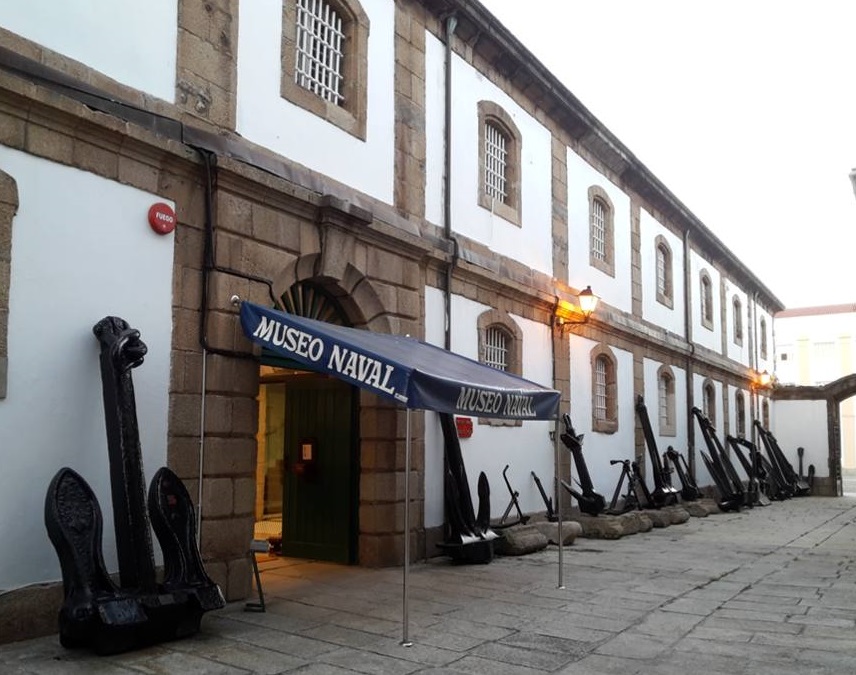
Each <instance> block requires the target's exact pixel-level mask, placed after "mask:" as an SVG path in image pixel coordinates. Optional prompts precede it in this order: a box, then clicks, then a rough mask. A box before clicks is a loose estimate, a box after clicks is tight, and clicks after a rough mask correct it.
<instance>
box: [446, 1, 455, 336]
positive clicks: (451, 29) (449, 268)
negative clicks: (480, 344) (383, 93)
mask: <svg viewBox="0 0 856 675" xmlns="http://www.w3.org/2000/svg"><path fill="white" fill-rule="evenodd" d="M457 25H458V19H457V17H456V16H454V15H451V16H449V17H448V18H447V19H446V92H445V94H446V101H445V111H444V116H445V117H444V136H445V137H444V142H445V148H444V158H443V163H444V167H443V169H444V172H443V228H444V229H443V234H444V236H445V238H446V241H450V242H451V243H452V257H451V259H450V260H449V262H448V263H446V288H445V316H444V334H445V347H446V350H448V351H451V349H452V273H453V271H454V269H455V265H457V263H458V240H457V239H455V237H453V236H452V194H451V193H452V37H453V36H454V34H455V28H456V27H457Z"/></svg>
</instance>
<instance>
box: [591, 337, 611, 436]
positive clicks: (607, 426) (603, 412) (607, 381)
mask: <svg viewBox="0 0 856 675" xmlns="http://www.w3.org/2000/svg"><path fill="white" fill-rule="evenodd" d="M591 377H592V379H591V384H592V391H591V410H592V429H593V430H594V431H598V432H601V433H607V434H612V433H615V432H616V431H618V401H617V386H616V377H617V375H616V361H615V356H614V355H613V354H612V350H611V349H610V348H609V347H607V346H606V345H599V346H597V347H595V348H594V349H593V350H592V352H591Z"/></svg>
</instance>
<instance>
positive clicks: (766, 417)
mask: <svg viewBox="0 0 856 675" xmlns="http://www.w3.org/2000/svg"><path fill="white" fill-rule="evenodd" d="M761 424H763V425H764V428H765V429H767V430H769V429H770V402H769V401H768V400H767V399H764V401H763V403H761Z"/></svg>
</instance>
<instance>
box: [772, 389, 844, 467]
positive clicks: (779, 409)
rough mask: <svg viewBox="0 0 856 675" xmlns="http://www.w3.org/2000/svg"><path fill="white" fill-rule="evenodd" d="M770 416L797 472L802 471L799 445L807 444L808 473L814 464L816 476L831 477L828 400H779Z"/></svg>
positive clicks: (777, 436) (784, 449)
mask: <svg viewBox="0 0 856 675" xmlns="http://www.w3.org/2000/svg"><path fill="white" fill-rule="evenodd" d="M770 416H771V419H770V426H771V429H770V430H771V431H772V432H773V435H774V436H775V437H776V440H777V441H778V442H779V447H780V448H781V449H782V452H784V453H785V457H787V458H788V461H789V462H790V463H791V464H792V465H793V467H794V471H799V464H798V455H797V448H798V447H803V448H805V454H804V455H803V472H804V474H807V473H808V465H809V464H814V468H815V476H817V477H818V478H825V477H828V476H829V438H828V436H827V427H826V401H776V404H775V405H774V406H773V407H772V409H771V411H770ZM762 447H763V446H762ZM765 455H766V452H765Z"/></svg>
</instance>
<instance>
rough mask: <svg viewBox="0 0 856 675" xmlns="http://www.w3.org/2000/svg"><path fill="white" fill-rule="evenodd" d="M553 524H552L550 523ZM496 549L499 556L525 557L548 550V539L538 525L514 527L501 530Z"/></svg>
mask: <svg viewBox="0 0 856 675" xmlns="http://www.w3.org/2000/svg"><path fill="white" fill-rule="evenodd" d="M549 524H552V523H549ZM562 525H563V527H562V530H563V532H562V534H564V523H563V524H562ZM501 534H502V536H501V537H500V538H499V539H497V540H496V542H495V549H496V552H497V553H498V554H499V555H525V554H527V553H534V552H535V551H540V550H541V549H543V548H547V537H546V536H544V534H542V533H541V532H540V530H539V528H538V527H537V526H536V525H514V526H512V527H509V528H506V529H504V530H501Z"/></svg>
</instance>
